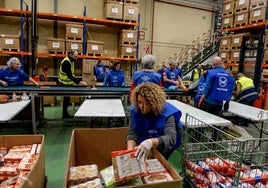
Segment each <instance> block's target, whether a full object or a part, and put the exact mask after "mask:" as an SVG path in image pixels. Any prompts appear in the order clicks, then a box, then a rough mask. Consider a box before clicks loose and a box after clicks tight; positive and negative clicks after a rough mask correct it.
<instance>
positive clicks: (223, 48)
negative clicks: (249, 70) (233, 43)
mask: <svg viewBox="0 0 268 188" xmlns="http://www.w3.org/2000/svg"><path fill="white" fill-rule="evenodd" d="M220 50H223V51H229V50H231V47H230V46H229V47H220Z"/></svg>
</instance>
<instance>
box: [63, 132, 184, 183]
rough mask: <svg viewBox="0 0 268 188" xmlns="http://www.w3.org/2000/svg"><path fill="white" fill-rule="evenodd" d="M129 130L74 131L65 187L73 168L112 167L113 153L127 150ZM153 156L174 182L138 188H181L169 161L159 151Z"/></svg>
mask: <svg viewBox="0 0 268 188" xmlns="http://www.w3.org/2000/svg"><path fill="white" fill-rule="evenodd" d="M127 130H128V127H121V128H93V129H90V128H84V129H83V128H81V129H74V130H73V132H72V136H71V141H70V148H69V154H68V157H67V165H66V173H65V179H64V183H63V187H64V188H67V178H68V170H69V168H70V167H71V166H79V165H87V164H88V165H90V164H97V166H98V169H99V171H100V170H102V169H104V168H106V167H108V166H110V165H111V164H112V159H111V152H112V151H117V150H124V149H126V141H125V137H126V134H127ZM152 156H153V158H157V159H158V160H159V161H160V162H161V163H162V164H163V165H164V167H165V168H166V169H167V170H168V172H169V173H170V175H171V176H172V177H173V179H174V181H170V182H164V183H156V184H147V185H141V186H136V187H146V188H166V187H169V188H181V187H182V179H181V177H180V175H179V174H178V173H177V172H176V170H175V169H174V168H173V167H172V166H171V165H170V164H169V163H168V161H167V160H166V159H165V158H164V157H163V156H162V155H161V154H160V153H159V152H158V151H157V150H153V151H152ZM128 187H129V186H128ZM130 187H134V186H130Z"/></svg>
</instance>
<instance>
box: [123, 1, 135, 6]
mask: <svg viewBox="0 0 268 188" xmlns="http://www.w3.org/2000/svg"><path fill="white" fill-rule="evenodd" d="M124 3H125V4H132V5H138V1H137V0H136V1H135V0H133V1H132V0H125V2H124Z"/></svg>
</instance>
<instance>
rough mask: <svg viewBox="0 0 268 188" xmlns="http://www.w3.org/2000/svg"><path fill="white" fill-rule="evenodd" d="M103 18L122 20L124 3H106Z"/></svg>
mask: <svg viewBox="0 0 268 188" xmlns="http://www.w3.org/2000/svg"><path fill="white" fill-rule="evenodd" d="M103 17H104V18H110V19H118V20H122V19H123V2H106V3H105V4H104V9H103Z"/></svg>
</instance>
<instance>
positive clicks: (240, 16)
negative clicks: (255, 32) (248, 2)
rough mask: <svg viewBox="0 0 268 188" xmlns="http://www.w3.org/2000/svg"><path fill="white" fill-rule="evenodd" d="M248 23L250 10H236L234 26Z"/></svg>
mask: <svg viewBox="0 0 268 188" xmlns="http://www.w3.org/2000/svg"><path fill="white" fill-rule="evenodd" d="M247 24H248V11H246V12H236V13H235V17H234V26H235V27H237V26H243V25H247Z"/></svg>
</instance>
